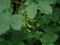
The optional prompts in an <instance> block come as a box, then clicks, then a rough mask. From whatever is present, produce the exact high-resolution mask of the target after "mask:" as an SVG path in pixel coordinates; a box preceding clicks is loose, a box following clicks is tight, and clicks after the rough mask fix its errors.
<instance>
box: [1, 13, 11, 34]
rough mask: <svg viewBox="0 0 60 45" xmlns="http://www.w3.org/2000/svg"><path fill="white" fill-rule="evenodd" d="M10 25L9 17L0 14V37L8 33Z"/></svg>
mask: <svg viewBox="0 0 60 45" xmlns="http://www.w3.org/2000/svg"><path fill="white" fill-rule="evenodd" d="M9 23H10V16H9V15H7V14H1V13H0V35H1V34H3V33H5V32H6V31H8V29H9Z"/></svg>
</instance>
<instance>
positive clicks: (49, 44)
mask: <svg viewBox="0 0 60 45" xmlns="http://www.w3.org/2000/svg"><path fill="white" fill-rule="evenodd" d="M42 45H54V43H50V42H47V43H43V44H42Z"/></svg>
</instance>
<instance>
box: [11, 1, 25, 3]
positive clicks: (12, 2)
mask: <svg viewBox="0 0 60 45" xmlns="http://www.w3.org/2000/svg"><path fill="white" fill-rule="evenodd" d="M11 2H12V3H16V4H24V3H22V2H16V1H11Z"/></svg>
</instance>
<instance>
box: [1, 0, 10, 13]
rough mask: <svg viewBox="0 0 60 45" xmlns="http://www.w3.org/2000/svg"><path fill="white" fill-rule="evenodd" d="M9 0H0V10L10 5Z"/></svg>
mask: <svg viewBox="0 0 60 45" xmlns="http://www.w3.org/2000/svg"><path fill="white" fill-rule="evenodd" d="M10 3H11V0H0V12H2V11H4V10H5V9H8V8H9V7H10Z"/></svg>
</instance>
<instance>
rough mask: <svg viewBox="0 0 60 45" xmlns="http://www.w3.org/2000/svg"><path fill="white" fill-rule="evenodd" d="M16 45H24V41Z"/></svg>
mask: <svg viewBox="0 0 60 45" xmlns="http://www.w3.org/2000/svg"><path fill="white" fill-rule="evenodd" d="M16 45H24V43H23V42H22V41H20V42H19V43H17V44H16Z"/></svg>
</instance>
